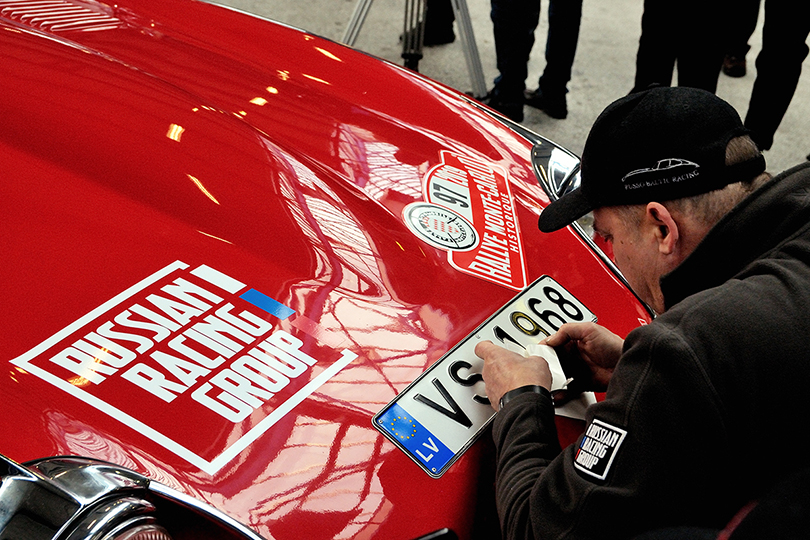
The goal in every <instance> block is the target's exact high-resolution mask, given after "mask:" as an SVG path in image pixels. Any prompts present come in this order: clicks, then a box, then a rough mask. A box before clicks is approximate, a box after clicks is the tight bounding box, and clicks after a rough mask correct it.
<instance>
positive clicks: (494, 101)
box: [481, 89, 523, 123]
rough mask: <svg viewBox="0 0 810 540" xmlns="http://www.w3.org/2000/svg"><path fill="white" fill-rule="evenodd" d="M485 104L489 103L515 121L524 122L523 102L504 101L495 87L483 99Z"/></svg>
mask: <svg viewBox="0 0 810 540" xmlns="http://www.w3.org/2000/svg"><path fill="white" fill-rule="evenodd" d="M481 102H482V103H484V104H485V105H489V106H490V107H492V108H493V109H495V110H496V111H498V112H499V113H501V114H502V115H504V116H505V117H507V118H508V119H510V120H512V121H513V122H518V123H520V122H523V103H522V102H516V101H504V100H502V99H501V97H500V96H499V95H498V94H497V92H496V91H495V89H492V90H490V91H489V93H488V94H487V95H486V96H484V99H482V100H481Z"/></svg>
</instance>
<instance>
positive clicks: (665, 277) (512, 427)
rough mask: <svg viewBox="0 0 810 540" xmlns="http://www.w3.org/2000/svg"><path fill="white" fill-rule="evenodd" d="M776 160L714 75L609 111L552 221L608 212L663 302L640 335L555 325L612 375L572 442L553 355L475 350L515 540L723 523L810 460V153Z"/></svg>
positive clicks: (560, 342)
mask: <svg viewBox="0 0 810 540" xmlns="http://www.w3.org/2000/svg"><path fill="white" fill-rule="evenodd" d="M764 169H765V163H764V159H763V158H762V156H761V154H760V153H759V151H758V150H757V148H756V146H755V145H754V144H753V142H752V141H751V140H750V138H749V137H748V136H747V135H746V129H745V128H744V127H743V125H742V123H741V121H740V117H739V115H738V114H737V113H736V111H735V110H734V109H733V108H732V107H731V106H730V105H729V104H727V103H726V102H724V101H722V100H721V99H720V98H718V97H716V96H714V95H713V94H711V93H709V92H706V91H703V90H698V89H693V88H685V87H678V88H668V87H667V88H654V89H651V90H647V91H644V92H641V93H638V94H631V95H629V96H626V97H624V98H622V99H620V100H618V101H616V102H614V103H613V104H611V105H610V106H608V107H607V109H605V111H604V112H603V113H602V114H601V115H600V116H599V118H597V120H596V122H595V123H594V126H593V128H592V129H591V133H590V135H589V136H588V140H587V142H586V145H585V149H584V151H583V155H582V184H581V188H580V189H578V190H576V191H574V192H571V193H569V194H567V195H565V196H563V197H562V198H561V199H560V200H559V201H556V202H553V203H551V204H550V205H549V206H548V207H547V208H546V209H545V210H544V211H543V212H542V214H541V216H540V221H539V225H540V229H541V230H542V231H544V232H550V231H554V230H557V229H560V228H562V227H564V226H566V225H567V224H569V223H571V222H572V221H574V220H576V219H578V218H579V217H581V216H582V215H584V214H586V213H587V212H589V211H593V216H594V220H595V229H596V231H597V232H598V234H600V235H602V236H603V237H604V239H605V240H606V241H607V242H609V243H610V244H611V246H612V248H613V253H614V257H615V261H616V263H617V265H618V266H619V268H620V269H621V270H622V272H623V273H624V275H625V276H626V277H627V279H628V281H629V283H630V284H631V286H632V287H633V289H634V290H635V291H636V293H637V294H638V295H639V296H640V297H641V298H642V299H643V300H645V301H646V302H647V303H648V304H649V305H650V306H651V307H653V308H654V309H655V311H657V312H658V313H660V315H659V316H658V317H657V318H656V319H655V320H654V321H653V322H652V323H651V324H649V325H646V326H642V327H640V328H637V329H636V330H634V331H633V332H631V333H630V334H629V335H628V336H627V339H626V340H625V341H622V339H621V338H620V337H619V336H616V335H614V334H612V333H610V332H609V331H607V330H606V329H604V328H602V327H600V326H597V325H595V324H569V325H564V326H563V327H562V328H561V329H560V331H559V332H557V333H556V334H554V335H552V336H550V337H549V338H547V339H546V343H547V344H548V345H551V346H553V347H556V348H557V349H558V351H560V352H561V353H563V354H566V353H573V354H578V356H579V357H580V358H581V360H582V361H583V362H585V363H586V364H587V366H588V367H589V368H590V372H591V379H592V380H591V381H589V383H590V384H589V386H590V388H589V389H593V390H604V389H605V388H606V389H607V394H606V398H605V400H604V401H602V402H600V403H597V404H595V405H593V406H592V407H590V408H589V410H588V413H587V418H586V421H587V425H586V430H585V434H584V435H583V436H582V437H581V439H580V441H579V442H578V444H577V445H572V446H571V447H569V448H567V449H565V450H561V449H560V448H559V443H558V441H557V436H556V432H555V428H554V407H553V404H552V401H551V398H550V395H549V392H548V388H549V385H550V382H551V375H550V373H549V370H548V365H547V364H546V362H545V361H544V360H542V359H541V358H539V357H528V358H525V357H522V356H520V355H518V354H514V353H512V352H509V351H507V350H505V349H502V348H500V347H497V346H496V345H493V344H492V343H490V342H484V343H480V344H479V345H478V346H477V347H476V354H478V355H479V356H481V357H482V358H483V359H484V360H485V363H484V370H483V377H484V381H485V382H486V386H487V394H488V396H489V398H490V400H491V402H492V403H493V404H494V406H495V407H496V409H497V408H500V411H499V412H498V414H497V415H496V417H495V420H494V422H493V437H494V439H495V444H496V447H497V477H496V495H497V501H498V511H499V515H500V517H501V525H502V529H503V531H504V538H506V539H514V538H521V539H523V538H555V539H556V538H632V537H633V536H634V535H636V534H639V533H641V532H642V531H650V530H655V529H660V528H672V527H692V528H699V529H708V530H713V531H716V530H718V529H722V528H723V527H724V526H725V525H726V523H728V522H729V520H730V519H731V518H732V517H733V516H734V515H735V513H736V512H737V511H739V510H740V509H741V508H742V507H743V506H745V505H746V504H747V503H748V502H749V501H752V500H755V499H757V498H758V497H760V496H761V495H762V494H763V493H764V492H765V491H766V490H767V489H768V488H769V487H770V486H772V485H773V484H775V483H776V482H777V481H778V480H779V479H781V478H784V477H786V476H789V475H791V474H793V473H794V472H796V471H799V470H801V469H803V468H804V467H806V465H805V464H804V461H805V460H804V459H803V456H804V452H803V451H799V450H798V449H796V448H795V444H794V442H795V440H796V438H797V437H801V434H803V432H804V430H805V428H804V424H805V422H806V420H805V419H806V418H807V416H808V413H810V404H808V399H807V396H806V392H807V387H808V384H807V383H808V381H810V354H809V353H808V350H809V349H810V317H808V316H807V314H808V311H810V164H804V165H801V166H799V167H796V168H794V169H791V170H789V171H787V172H785V173H783V174H781V175H779V176H778V177H776V178H775V179H773V180H771V179H770V176H769V175H767V174H765V173H764ZM597 315H598V314H597ZM564 351H565V352H564ZM800 456H801V457H800Z"/></svg>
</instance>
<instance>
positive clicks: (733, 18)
mask: <svg viewBox="0 0 810 540" xmlns="http://www.w3.org/2000/svg"><path fill="white" fill-rule="evenodd" d="M760 1H761V0H737V3H736V6H735V7H734V9H732V10H731V11H730V12H729V13H728V22H727V24H728V39H727V42H726V54H727V55H729V56H733V57H735V58H739V59H743V58H745V55H746V54H748V51H749V50H751V46H750V45H749V44H748V40H750V39H751V34H753V33H754V30H755V29H756V27H757V19H758V18H759V5H760Z"/></svg>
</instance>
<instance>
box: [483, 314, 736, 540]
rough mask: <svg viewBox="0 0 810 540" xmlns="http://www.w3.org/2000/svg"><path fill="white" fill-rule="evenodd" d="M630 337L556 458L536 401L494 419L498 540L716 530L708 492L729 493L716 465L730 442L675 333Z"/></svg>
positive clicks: (713, 497)
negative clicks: (606, 384) (581, 427)
mask: <svg viewBox="0 0 810 540" xmlns="http://www.w3.org/2000/svg"><path fill="white" fill-rule="evenodd" d="M631 336H632V334H631ZM631 336H628V341H627V342H626V347H625V351H624V355H623V356H622V360H621V361H620V365H619V366H618V367H617V369H616V372H615V373H614V376H613V380H611V383H610V388H609V389H608V394H607V398H606V399H605V401H603V402H600V403H597V404H596V405H593V406H592V407H590V408H589V410H588V415H587V425H586V431H585V434H583V436H581V437H580V439H579V441H578V442H577V443H576V444H574V445H572V446H569V447H568V448H566V449H565V450H563V451H562V452H561V450H560V448H559V443H558V441H557V433H556V427H555V424H554V409H553V405H552V403H551V401H550V400H549V399H548V398H546V397H544V396H541V395H537V394H523V395H520V396H518V397H517V398H515V399H514V400H512V401H510V402H509V403H508V404H507V405H506V406H505V407H504V409H503V410H502V411H501V412H499V413H498V415H497V416H496V417H495V420H494V422H493V437H494V440H495V445H496V449H497V460H498V463H497V469H496V491H497V493H496V497H497V504H498V514H499V516H500V519H501V528H502V531H503V537H504V540H514V539H521V540H522V539H535V538H536V539H538V540H539V539H544V540H545V539H552V538H553V539H563V538H565V539H574V538H629V537H632V536H634V535H635V534H637V533H639V532H641V531H644V530H649V529H653V528H657V527H662V526H670V525H679V524H692V525H699V526H707V527H708V526H717V525H720V526H722V524H723V523H724V522H723V521H722V519H724V517H723V516H725V513H724V512H725V510H723V509H720V508H718V502H717V501H718V500H720V499H721V498H722V497H724V496H725V494H722V493H720V492H719V491H718V486H720V487H721V489H725V488H727V487H729V484H728V482H729V477H723V476H720V474H721V473H722V471H724V470H725V469H724V468H723V467H720V466H718V464H719V463H721V459H722V455H723V452H724V449H725V448H727V446H728V434H727V433H726V431H725V429H724V425H723V422H724V420H723V414H722V410H721V407H720V406H719V403H718V397H717V395H716V393H715V392H714V389H713V387H712V385H711V381H710V380H709V379H708V377H707V376H706V373H705V372H704V371H703V370H702V368H701V365H700V362H699V361H698V356H697V355H695V354H694V351H692V350H691V348H690V346H689V345H688V344H686V343H684V342H683V341H682V340H681V339H680V338H679V336H677V335H673V334H672V333H668V332H663V333H661V332H655V333H652V332H650V331H649V330H648V331H645V332H641V333H639V334H638V335H636V336H635V337H636V339H630V338H631ZM638 338H641V339H638ZM628 343H629V344H630V345H629V347H628V346H627V345H628ZM737 475H738V476H739V474H737ZM727 517H730V516H727ZM713 519H715V520H717V519H719V520H720V521H716V522H713V521H712V520H713Z"/></svg>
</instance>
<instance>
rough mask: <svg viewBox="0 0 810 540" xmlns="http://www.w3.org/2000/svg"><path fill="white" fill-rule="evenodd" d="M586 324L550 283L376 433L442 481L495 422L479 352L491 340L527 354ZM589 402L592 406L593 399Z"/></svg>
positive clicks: (466, 347)
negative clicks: (567, 328) (566, 328)
mask: <svg viewBox="0 0 810 540" xmlns="http://www.w3.org/2000/svg"><path fill="white" fill-rule="evenodd" d="M586 321H591V322H595V321H596V316H595V315H594V314H593V313H591V311H590V310H589V309H588V308H586V307H585V306H584V305H583V304H582V302H580V301H579V300H577V299H576V298H575V297H574V295H572V294H571V293H570V292H568V291H567V290H565V289H564V288H563V287H562V286H561V285H560V284H559V283H557V282H556V281H554V280H553V279H551V278H550V277H549V276H543V277H541V278H540V279H538V280H537V281H535V282H534V283H532V284H531V285H530V286H529V287H527V288H526V289H524V290H523V291H522V292H521V293H520V294H518V295H517V296H516V297H515V298H513V299H512V300H511V301H510V302H509V303H508V304H506V305H505V306H504V307H502V308H501V309H500V310H498V312H497V313H495V314H494V315H492V317H490V318H489V319H487V320H486V321H485V322H484V323H483V324H482V325H481V326H479V327H478V328H477V329H476V330H475V331H474V332H472V333H471V334H470V335H468V336H467V337H466V338H464V340H462V341H461V342H460V343H459V344H457V345H456V346H455V347H453V348H452V349H451V350H450V351H449V352H448V353H447V354H445V355H444V356H443V357H441V358H440V359H439V360H438V361H437V362H436V363H434V364H433V365H432V366H431V367H430V368H429V369H428V370H427V371H426V372H425V373H423V374H422V375H420V376H419V378H418V379H416V380H415V381H414V382H413V383H411V384H410V385H408V387H407V388H406V389H405V390H403V391H402V392H401V393H400V394H399V395H398V396H397V397H396V398H394V400H393V401H391V403H389V404H388V405H386V406H385V408H383V410H381V411H380V412H379V413H377V414H376V415H375V416H374V419H373V424H374V427H376V428H377V429H378V430H380V431H381V432H382V433H383V434H384V435H385V436H386V437H388V438H389V439H390V440H391V441H392V442H393V443H394V444H396V445H397V446H398V447H399V448H400V449H401V450H402V451H404V452H405V453H406V454H407V455H408V456H409V457H410V458H411V459H412V460H413V461H415V462H416V463H417V464H418V465H419V466H420V467H421V468H422V469H423V470H424V471H425V472H427V473H428V474H429V475H430V476H432V477H434V478H438V477H440V476H441V475H442V474H444V472H445V471H446V470H447V469H448V468H449V467H450V465H452V464H453V463H454V462H455V461H456V460H457V459H458V458H459V457H460V456H461V455H462V454H463V453H464V452H465V451H466V450H467V449H468V448H469V447H470V446H472V444H473V443H474V442H475V441H476V439H477V438H478V437H479V436H480V435H481V433H482V432H483V431H484V429H485V428H486V426H487V424H489V422H490V421H491V420H492V418H493V416H495V411H494V409H493V408H492V407H491V406H490V403H489V400H488V399H487V397H486V391H485V387H484V379H483V378H482V377H481V370H482V368H483V360H481V359H480V358H478V357H477V356H476V355H475V352H474V349H475V345H476V344H477V343H478V342H479V341H484V340H489V341H492V342H494V343H498V344H501V345H504V346H507V347H509V348H512V349H514V348H515V347H518V348H525V347H527V346H529V345H533V344H536V343H538V342H539V341H540V340H541V339H543V338H544V337H546V336H548V335H551V334H552V333H554V332H556V331H557V330H558V329H559V328H560V326H562V325H563V324H565V323H568V322H586ZM549 360H550V361H554V360H556V359H553V360H552V359H549ZM556 367H557V368H558V369H559V371H562V370H561V368H559V366H556ZM554 369H555V366H552V371H554ZM584 399H585V400H586V401H587V402H592V400H593V396H592V395H591V396H590V397H588V398H584ZM574 406H576V404H574ZM566 407H568V405H566ZM582 407H583V405H580V408H582ZM557 412H558V414H561V410H560V409H558V410H557ZM562 413H563V414H565V413H564V412H562Z"/></svg>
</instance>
